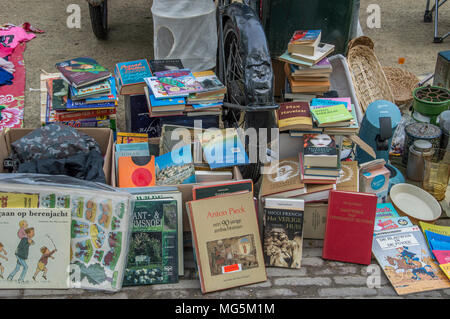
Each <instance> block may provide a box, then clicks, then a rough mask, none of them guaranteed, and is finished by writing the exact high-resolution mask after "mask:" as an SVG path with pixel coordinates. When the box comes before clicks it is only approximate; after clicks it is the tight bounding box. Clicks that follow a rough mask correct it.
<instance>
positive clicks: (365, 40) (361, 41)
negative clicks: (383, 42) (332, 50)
mask: <svg viewBox="0 0 450 319" xmlns="http://www.w3.org/2000/svg"><path fill="white" fill-rule="evenodd" d="M357 45H365V46H366V47H369V48H370V49H372V50H373V48H374V47H375V45H374V43H373V41H372V39H371V38H369V37H366V36H365V35H363V36H360V37H357V38H354V39H352V40H350V41H349V42H348V44H347V52H348V51H350V49H351V48H353V47H355V46H357Z"/></svg>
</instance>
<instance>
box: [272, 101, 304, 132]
mask: <svg viewBox="0 0 450 319" xmlns="http://www.w3.org/2000/svg"><path fill="white" fill-rule="evenodd" d="M277 120H278V128H279V130H280V131H288V130H308V129H311V128H312V126H313V123H312V119H311V113H310V111H309V103H308V102H284V103H280V108H279V109H278V110H277Z"/></svg>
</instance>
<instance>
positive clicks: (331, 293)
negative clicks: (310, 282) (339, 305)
mask: <svg viewBox="0 0 450 319" xmlns="http://www.w3.org/2000/svg"><path fill="white" fill-rule="evenodd" d="M374 295H377V290H376V289H374V288H365V287H364V288H362V287H356V288H355V287H345V288H321V289H319V296H320V297H363V296H374Z"/></svg>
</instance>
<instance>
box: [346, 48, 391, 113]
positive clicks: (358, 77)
mask: <svg viewBox="0 0 450 319" xmlns="http://www.w3.org/2000/svg"><path fill="white" fill-rule="evenodd" d="M347 62H348V68H349V69H350V74H351V76H352V81H353V86H354V87H355V92H356V97H357V98H358V102H359V105H360V107H361V109H362V110H363V112H366V109H367V107H368V106H369V104H370V103H372V102H374V101H377V100H386V101H390V102H392V103H395V101H394V95H393V94H392V91H391V87H390V86H389V83H388V80H387V79H386V75H385V74H384V72H383V68H382V67H381V65H380V62H379V61H378V59H377V57H376V56H375V53H374V52H373V50H372V49H371V48H369V47H368V46H365V45H356V46H354V47H352V48H351V49H350V50H349V52H348V54H347Z"/></svg>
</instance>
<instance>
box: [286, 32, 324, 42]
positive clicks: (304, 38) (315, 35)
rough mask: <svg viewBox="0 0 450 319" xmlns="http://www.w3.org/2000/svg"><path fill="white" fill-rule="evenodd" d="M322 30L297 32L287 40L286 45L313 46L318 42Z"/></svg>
mask: <svg viewBox="0 0 450 319" xmlns="http://www.w3.org/2000/svg"><path fill="white" fill-rule="evenodd" d="M321 35H322V30H297V31H295V32H294V34H293V35H292V37H291V39H290V40H289V43H288V45H308V44H310V45H314V43H316V42H318V41H320V38H321Z"/></svg>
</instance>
